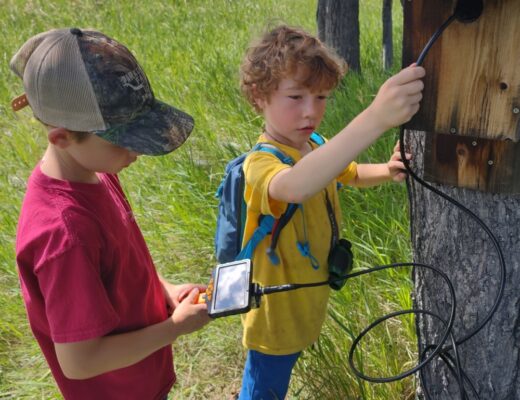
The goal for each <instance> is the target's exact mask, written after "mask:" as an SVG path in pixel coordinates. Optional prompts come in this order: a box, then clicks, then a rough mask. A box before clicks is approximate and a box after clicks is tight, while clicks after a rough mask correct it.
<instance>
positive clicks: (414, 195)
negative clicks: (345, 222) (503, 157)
mask: <svg viewBox="0 0 520 400" xmlns="http://www.w3.org/2000/svg"><path fill="white" fill-rule="evenodd" d="M424 135H425V134H424V132H408V135H407V140H406V141H407V142H408V144H409V146H410V147H409V148H411V150H412V153H413V154H414V162H413V164H412V169H413V170H414V171H416V173H417V174H418V175H419V176H422V171H421V170H422V159H423V148H424V139H423V138H424ZM407 147H408V145H407ZM433 186H435V187H437V188H439V189H440V190H441V191H443V192H445V193H446V194H448V195H449V196H451V197H453V198H455V199H456V200H458V201H459V202H460V203H462V204H463V205H465V206H466V207H467V208H469V209H470V210H472V211H473V212H474V213H475V214H477V215H478V216H479V217H480V218H481V219H482V220H483V221H484V223H485V224H486V225H487V226H488V227H489V228H490V229H491V231H492V232H493V233H494V235H495V236H496V238H497V240H498V242H499V244H500V246H501V248H502V251H503V254H504V257H505V262H506V267H507V273H506V286H505V290H504V296H503V299H502V302H501V303H500V306H499V308H498V310H497V312H496V313H495V314H494V316H493V317H492V319H491V320H490V321H489V323H488V324H486V326H485V327H484V328H483V329H482V330H481V331H480V332H479V333H478V334H477V335H475V336H474V337H472V338H471V339H469V340H468V341H467V342H465V343H463V344H462V345H461V346H460V347H459V349H458V350H459V354H460V357H461V360H462V368H463V370H464V371H465V373H466V374H467V375H468V376H469V378H470V379H471V381H472V382H473V384H474V385H475V387H476V389H477V392H478V393H479V396H480V398H481V399H485V400H518V399H520V374H519V367H520V357H519V348H520V317H519V314H520V313H519V311H520V290H519V286H520V285H519V283H520V265H519V264H520V196H518V195H515V196H512V195H500V194H490V193H484V192H478V191H471V190H466V189H461V188H455V187H448V186H445V185H435V184H434V185H433ZM409 193H410V214H411V218H410V222H411V237H412V245H413V251H414V260H415V261H416V262H422V263H426V264H430V265H434V266H437V267H440V268H441V269H442V270H443V271H444V272H445V273H447V274H448V276H449V277H450V280H451V281H452V283H453V284H454V286H455V290H456V301H457V302H456V304H457V309H456V312H457V315H456V319H455V324H454V330H453V332H454V334H455V337H456V338H458V339H460V338H462V337H464V336H466V335H467V334H468V333H469V332H470V331H472V330H473V328H474V327H475V326H476V325H477V324H479V323H480V322H481V321H482V320H483V319H484V318H485V316H486V315H487V313H488V312H489V310H490V308H491V307H492V303H493V301H494V299H495V297H496V294H497V291H498V287H499V284H500V282H499V281H500V272H499V262H498V256H497V253H496V251H495V248H494V246H493V245H492V243H491V241H490V240H489V238H488V236H487V235H486V233H485V232H484V231H483V230H482V229H481V228H479V226H478V224H477V223H475V222H474V221H473V220H472V219H471V218H470V217H468V216H466V214H465V213H463V212H462V211H459V210H458V209H457V208H455V207H454V206H452V205H450V204H448V203H447V202H446V201H445V200H443V199H442V198H440V197H439V196H437V195H436V194H434V193H432V192H430V191H429V190H427V189H425V188H423V187H422V186H421V185H419V184H418V183H415V182H414V181H413V180H411V181H410V183H409ZM414 280H415V290H414V297H415V306H416V307H417V308H421V309H426V310H429V311H433V312H434V313H436V314H438V315H440V316H442V317H443V318H445V319H447V318H448V314H449V310H450V304H449V303H450V297H449V293H448V291H447V290H446V287H445V284H444V282H443V281H442V280H441V279H440V278H438V277H435V276H433V275H432V273H431V272H429V271H428V272H424V271H421V270H419V269H417V270H416V271H415V272H414ZM417 329H418V341H419V349H420V350H421V349H423V348H424V347H425V345H427V344H432V343H438V340H439V338H440V335H441V334H442V331H443V329H442V323H441V322H440V321H437V320H434V319H433V318H431V317H422V316H419V317H418V318H417ZM425 377H426V380H427V388H428V391H429V393H430V395H431V398H432V399H435V400H441V399H442V400H448V399H449V400H453V399H459V398H460V395H459V391H458V387H457V382H456V379H455V377H454V376H453V375H452V374H450V372H449V371H448V370H447V369H446V367H445V366H444V365H443V363H442V362H441V361H434V362H432V363H430V364H429V366H428V367H427V368H426V369H425ZM468 390H469V388H468ZM420 391H421V390H420ZM421 397H422V398H424V397H423V395H421ZM469 398H470V399H473V398H474V396H473V395H472V394H471V393H469Z"/></svg>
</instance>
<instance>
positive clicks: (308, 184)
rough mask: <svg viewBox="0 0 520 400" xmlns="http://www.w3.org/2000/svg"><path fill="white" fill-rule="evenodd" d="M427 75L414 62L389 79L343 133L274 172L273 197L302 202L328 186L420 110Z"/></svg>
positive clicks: (270, 193)
mask: <svg viewBox="0 0 520 400" xmlns="http://www.w3.org/2000/svg"><path fill="white" fill-rule="evenodd" d="M424 75H425V70H424V68H422V67H416V66H414V65H412V66H410V67H408V68H405V69H403V70H402V71H401V72H399V73H398V74H396V75H394V76H392V77H391V78H389V79H388V80H387V81H386V82H385V83H384V84H383V85H382V86H381V88H380V89H379V92H378V94H377V96H376V98H375V99H374V101H373V102H372V103H371V104H370V106H369V107H368V108H366V109H365V110H364V111H363V112H362V113H361V114H359V115H358V116H357V117H356V118H354V119H353V120H352V121H351V122H350V123H349V124H348V125H347V126H346V127H345V128H343V130H342V131H341V132H339V133H338V134H337V135H336V136H335V137H333V138H332V139H331V140H329V141H328V142H327V143H326V144H325V145H323V146H321V147H320V148H318V149H316V150H314V151H312V152H311V153H309V154H307V155H306V156H305V157H303V158H302V159H301V160H300V161H299V162H298V163H297V164H296V165H295V166H294V167H292V168H287V169H284V170H283V171H281V172H279V173H278V174H277V175H275V176H274V177H273V178H272V180H271V182H270V184H269V195H270V197H271V198H273V199H275V200H279V201H284V202H288V203H302V202H303V201H305V200H306V199H308V198H309V197H312V196H313V195H315V194H316V193H317V192H319V191H320V190H322V189H323V188H325V187H326V186H327V185H328V184H329V183H330V182H331V181H332V180H333V179H334V178H336V177H337V176H338V175H339V174H340V173H341V172H342V171H343V170H344V169H345V168H346V167H347V165H348V164H349V163H350V162H352V161H353V160H354V158H355V157H357V155H358V154H359V153H361V152H362V151H363V150H365V149H366V148H367V147H368V146H369V145H370V144H371V143H372V142H373V141H374V140H376V139H377V138H378V137H379V136H380V135H381V134H382V133H384V132H385V131H386V130H388V129H390V128H392V127H394V126H397V125H401V124H403V123H405V122H407V121H409V120H410V119H411V118H412V116H413V115H414V114H415V113H416V112H417V111H418V110H419V102H420V101H421V99H422V89H423V87H424V85H423V83H422V81H421V78H422V77H424ZM378 179H379V178H378Z"/></svg>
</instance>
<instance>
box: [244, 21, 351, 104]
mask: <svg viewBox="0 0 520 400" xmlns="http://www.w3.org/2000/svg"><path fill="white" fill-rule="evenodd" d="M301 67H303V69H300V68H301ZM297 71H298V72H300V71H301V72H302V75H299V76H301V79H299V81H300V83H301V84H302V85H303V86H304V87H307V88H310V89H311V90H316V91H320V90H331V89H334V88H335V87H336V86H337V85H338V84H339V82H340V81H341V79H342V78H343V76H344V75H345V73H346V72H347V64H346V63H345V62H344V61H343V60H342V59H341V58H340V57H339V56H337V55H336V53H335V52H334V51H333V50H332V49H330V48H329V47H327V46H326V45H325V44H323V43H322V42H321V41H320V40H319V39H318V38H316V37H314V36H313V35H311V34H309V33H307V32H306V31H304V30H303V29H301V28H297V27H291V26H287V25H280V26H278V27H276V28H274V29H273V30H271V31H269V32H267V33H265V34H264V35H263V36H262V37H261V38H260V40H258V41H257V42H254V43H253V44H252V45H251V46H250V47H249V48H248V49H247V52H246V55H245V57H244V60H243V62H242V65H241V67H240V89H241V90H242V93H243V94H244V95H245V97H246V98H247V100H248V101H249V103H251V105H252V106H253V107H254V108H255V109H256V111H260V110H259V108H258V106H257V104H256V103H255V97H256V98H263V99H267V100H268V99H269V96H270V94H271V93H272V92H273V91H274V90H276V89H277V87H278V84H279V83H280V81H281V80H282V79H284V78H287V77H293V76H295V75H296V73H297Z"/></svg>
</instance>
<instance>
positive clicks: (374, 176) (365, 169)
mask: <svg viewBox="0 0 520 400" xmlns="http://www.w3.org/2000/svg"><path fill="white" fill-rule="evenodd" d="M406 158H407V159H408V160H410V159H411V158H412V155H411V154H409V153H407V154H406ZM406 175H407V174H406V170H405V167H404V163H403V161H402V159H401V153H400V151H399V141H398V142H397V144H396V145H395V147H394V153H393V154H392V157H391V158H390V160H389V161H388V162H387V163H384V164H358V166H357V175H356V177H355V179H354V180H353V181H351V182H349V185H351V186H355V187H370V186H376V185H380V184H381V183H385V182H390V181H394V182H402V181H404V180H405V179H406Z"/></svg>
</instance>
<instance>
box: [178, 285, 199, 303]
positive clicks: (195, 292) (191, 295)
mask: <svg viewBox="0 0 520 400" xmlns="http://www.w3.org/2000/svg"><path fill="white" fill-rule="evenodd" d="M198 295H199V289H197V288H193V289H192V290H191V291H190V292H189V293H188V295H187V296H186V297H185V298H184V299H182V302H185V301H187V302H188V303H193V301H194V300H195V297H196V296H198Z"/></svg>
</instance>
